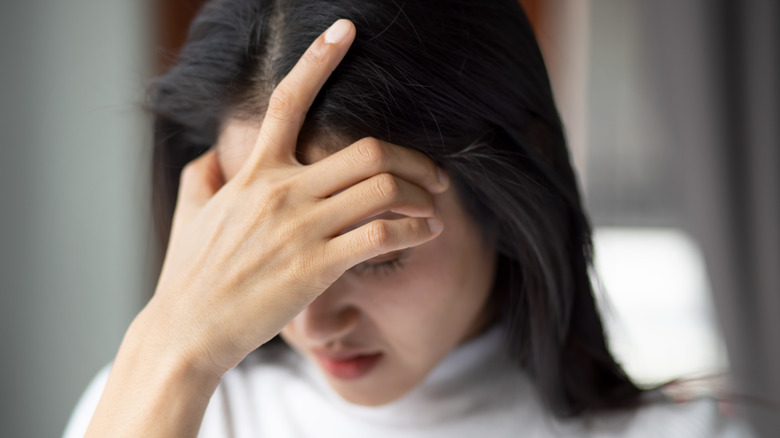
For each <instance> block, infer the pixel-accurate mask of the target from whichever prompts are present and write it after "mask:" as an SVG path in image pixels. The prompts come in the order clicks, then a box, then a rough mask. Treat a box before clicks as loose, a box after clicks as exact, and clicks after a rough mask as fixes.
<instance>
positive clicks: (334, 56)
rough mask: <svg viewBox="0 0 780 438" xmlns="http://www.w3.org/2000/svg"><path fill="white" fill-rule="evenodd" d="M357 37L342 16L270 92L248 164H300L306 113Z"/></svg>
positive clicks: (255, 165) (349, 23) (351, 25)
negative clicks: (297, 157) (298, 152)
mask: <svg viewBox="0 0 780 438" xmlns="http://www.w3.org/2000/svg"><path fill="white" fill-rule="evenodd" d="M354 39H355V26H354V25H353V24H352V22H350V21H349V20H346V19H341V20H338V21H336V22H335V23H333V25H331V26H330V27H329V28H328V30H327V31H325V32H324V33H323V34H322V35H320V36H319V37H318V38H317V39H316V40H314V42H313V43H312V44H311V46H309V48H308V49H307V50H306V52H305V53H304V54H303V56H301V58H300V59H299V60H298V62H297V63H296V64H295V66H294V67H293V69H292V70H290V73H288V74H287V76H285V77H284V79H282V81H281V82H280V83H279V85H277V87H276V89H274V91H273V93H272V94H271V97H270V99H269V100H268V109H267V110H266V113H265V117H264V119H263V124H262V126H261V128H260V134H259V135H258V138H257V142H256V143H255V146H254V149H253V150H252V153H251V154H250V156H249V159H248V162H247V164H248V165H250V166H252V167H257V165H258V164H260V163H261V162H263V161H265V160H266V159H268V158H269V157H270V158H271V159H273V160H275V161H276V162H283V163H287V164H293V163H297V161H296V160H295V147H296V143H297V140H298V133H299V132H300V130H301V126H303V121H304V119H305V118H306V112H307V111H308V110H309V107H310V106H311V104H312V102H313V101H314V98H315V97H316V96H317V93H318V92H319V91H320V89H321V88H322V86H323V84H325V81H326V80H327V79H328V77H329V76H330V74H331V73H332V72H333V70H335V69H336V66H337V65H338V64H339V62H341V60H342V59H343V58H344V55H345V54H346V53H347V50H348V49H349V46H350V45H351V44H352V41H354Z"/></svg>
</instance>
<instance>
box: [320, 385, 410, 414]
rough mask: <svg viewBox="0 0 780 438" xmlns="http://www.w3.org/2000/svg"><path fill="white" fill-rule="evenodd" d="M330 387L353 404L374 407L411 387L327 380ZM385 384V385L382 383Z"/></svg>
mask: <svg viewBox="0 0 780 438" xmlns="http://www.w3.org/2000/svg"><path fill="white" fill-rule="evenodd" d="M328 383H329V384H330V386H331V388H333V390H334V391H336V393H338V394H339V395H340V396H341V398H343V399H344V400H346V401H347V402H349V403H352V404H353V405H359V406H366V407H376V406H382V405H386V404H388V403H392V402H394V401H396V400H398V399H400V398H401V397H403V396H404V395H406V394H407V393H408V392H409V391H410V390H411V388H398V387H394V388H388V387H383V388H377V387H376V386H375V385H360V384H357V383H356V382H352V383H344V382H333V381H331V380H328ZM383 386H385V385H383Z"/></svg>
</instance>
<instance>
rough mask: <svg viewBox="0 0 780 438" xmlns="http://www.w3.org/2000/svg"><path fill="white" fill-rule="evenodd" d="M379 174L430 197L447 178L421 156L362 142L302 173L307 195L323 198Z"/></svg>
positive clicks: (444, 186) (380, 143)
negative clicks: (424, 190) (407, 183)
mask: <svg viewBox="0 0 780 438" xmlns="http://www.w3.org/2000/svg"><path fill="white" fill-rule="evenodd" d="M380 173H391V174H393V175H396V176H398V177H399V178H401V179H404V180H406V181H409V182H410V183H412V184H416V185H418V186H421V187H424V188H426V189H427V190H428V191H429V192H431V193H441V192H443V191H445V190H447V188H448V187H449V177H448V176H447V174H446V173H445V172H444V170H442V169H441V168H440V167H438V166H437V165H436V164H435V163H434V162H433V160H431V159H430V158H428V157H427V156H426V155H425V154H423V153H421V152H418V151H415V150H412V149H409V148H405V147H401V146H397V145H394V144H391V143H387V142H384V141H381V140H378V139H376V138H371V137H368V138H364V139H362V140H360V141H357V142H355V143H353V144H352V145H350V146H348V147H346V148H344V149H342V150H340V151H338V152H336V153H334V154H332V155H330V156H328V157H325V158H323V159H322V160H320V161H318V162H316V163H314V164H312V165H310V166H308V168H307V169H306V170H305V171H304V174H305V178H306V179H307V181H309V183H310V187H311V189H310V190H311V193H312V194H313V195H315V196H318V197H321V198H324V197H327V196H330V195H331V194H333V193H335V192H337V191H339V190H343V189H345V188H347V187H349V186H352V185H354V184H356V183H358V182H360V181H363V180H364V179H367V178H369V177H371V176H373V175H377V174H380Z"/></svg>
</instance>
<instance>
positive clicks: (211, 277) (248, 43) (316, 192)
mask: <svg viewBox="0 0 780 438" xmlns="http://www.w3.org/2000/svg"><path fill="white" fill-rule="evenodd" d="M344 18H347V20H345V19H344ZM334 22H335V23H334ZM331 23H334V24H333V25H332V26H331V27H330V28H329V29H328V30H327V31H325V32H323V31H324V30H325V29H326V28H327V27H328V26H329V25H330V24H331ZM312 41H314V42H313V43H312ZM154 111H155V114H156V121H155V140H156V149H155V164H154V166H155V168H154V172H155V173H154V178H155V184H154V185H155V203H156V204H155V207H156V209H157V211H158V213H159V217H160V219H161V220H160V224H161V228H162V230H161V231H162V232H161V236H162V238H163V241H164V242H167V252H166V257H165V261H164V264H163V269H162V273H161V275H160V279H159V282H158V285H157V288H156V290H155V294H154V297H153V298H152V299H151V301H150V302H149V303H148V305H147V306H146V307H145V308H144V309H143V311H142V312H141V313H140V314H139V315H138V317H137V318H136V319H135V320H134V321H133V323H132V324H131V326H130V328H129V329H128V331H127V334H126V336H125V339H124V341H123V343H122V346H121V347H120V350H119V352H118V354H117V356H116V359H115V361H114V363H113V366H112V368H111V371H110V375H108V372H107V371H106V372H104V373H102V375H101V376H99V377H98V378H97V379H96V380H95V382H94V383H93V385H92V386H91V388H90V389H89V390H88V392H87V394H86V395H85V397H84V399H83V400H82V402H81V403H80V405H79V407H78V408H77V411H76V413H75V414H74V418H73V420H72V423H71V426H70V428H69V432H68V433H73V434H74V435H80V434H82V433H84V430H85V429H87V423H89V427H88V430H87V436H109V435H110V436H117V435H129V436H194V435H196V434H198V431H200V433H201V435H202V436H225V435H228V436H229V435H236V436H274V437H276V436H311V435H316V436H323V435H324V436H329V435H331V434H339V435H348V436H353V435H354V436H357V435H360V436H443V435H445V434H446V435H447V436H473V435H474V434H476V433H485V431H486V429H487V430H488V432H487V433H488V434H489V435H490V436H516V435H528V436H549V435H553V436H555V435H557V434H565V435H578V434H583V435H589V434H594V433H596V434H599V433H614V434H616V435H621V436H622V435H624V434H641V433H644V432H646V430H645V429H644V428H643V426H642V424H644V423H646V422H648V421H651V422H654V423H657V424H656V428H663V427H668V425H669V424H670V421H671V424H672V425H673V426H676V427H683V428H686V427H698V428H699V430H701V431H702V432H701V433H704V434H710V435H708V436H711V435H712V433H714V432H715V431H716V428H717V427H718V424H717V422H716V421H715V417H714V414H713V412H712V409H711V406H703V405H696V406H693V407H687V408H685V409H683V411H693V414H695V415H690V414H691V412H687V413H686V412H682V413H679V412H680V410H679V409H678V410H675V409H670V408H669V407H667V406H663V405H660V404H657V405H653V406H650V407H643V408H642V409H641V410H635V409H633V408H636V407H637V406H639V405H640V404H642V403H646V402H647V401H648V400H649V397H648V396H647V394H646V393H645V392H643V391H642V390H640V389H638V388H637V387H636V386H635V385H634V384H633V383H632V382H631V381H630V380H629V379H628V378H627V376H626V375H625V374H624V373H623V371H622V369H621V368H620V366H619V365H618V364H617V363H616V362H615V361H614V359H613V358H612V356H611V354H610V353H609V351H608V349H607V347H606V342H605V339H604V332H603V328H602V324H601V321H600V318H599V315H598V312H597V310H596V306H595V303H594V299H593V294H592V288H591V284H590V280H589V276H588V269H589V267H590V258H591V251H590V229H589V225H588V222H587V220H586V217H585V214H584V212H583V208H582V205H581V203H580V198H579V194H578V188H577V185H576V180H575V177H574V175H573V172H572V169H571V166H570V163H569V159H568V152H567V150H566V146H565V141H564V137H563V132H562V127H561V124H560V120H559V118H558V115H557V112H556V109H555V107H554V104H553V100H552V96H551V92H550V87H549V84H548V79H547V75H546V71H545V68H544V64H543V61H542V58H541V55H540V53H539V51H538V49H537V46H536V42H535V39H534V36H533V34H532V32H531V30H530V27H529V25H528V22H527V20H526V18H525V16H524V15H523V13H522V10H521V9H520V7H519V6H518V4H517V3H516V1H515V0H494V1H490V2H485V1H481V0H479V1H477V0H468V1H466V0H453V1H447V2H432V1H419V2H411V1H409V2H403V3H401V4H398V3H396V2H388V1H372V2H368V1H363V0H361V1H356V0H353V1H347V0H341V1H336V0H333V1H288V0H280V1H264V0H216V1H212V2H211V3H209V4H207V5H206V7H204V9H203V10H202V11H201V13H200V15H199V17H198V18H197V19H196V21H195V22H194V24H193V27H192V29H191V31H190V35H189V40H188V42H187V44H186V46H185V48H184V50H183V52H182V54H181V58H180V61H179V64H178V65H177V66H175V67H174V68H173V69H172V70H171V72H170V73H168V74H167V75H166V76H164V77H162V78H160V79H159V81H158V82H157V84H156V88H155V105H154ZM182 168H183V171H182ZM174 205H175V207H176V208H175V212H174V211H173V206H174ZM171 222H172V225H171V226H170V229H171V231H170V238H168V233H167V231H168V230H167V228H168V225H169V224H171ZM277 334H281V338H282V339H283V342H284V343H283V344H282V343H279V342H277V341H275V340H274V339H275V336H276V335H277ZM272 340H274V342H271V341H272ZM271 344H273V345H271ZM260 346H263V348H260V349H259V350H257V348H258V347H260ZM256 350H257V351H256ZM98 399H99V402H98ZM606 411H616V412H618V413H613V414H610V415H606V414H604V412H606ZM675 411H678V413H675ZM93 412H94V414H93ZM547 412H550V413H553V414H555V417H549V418H547V417H546V416H545V414H546V413H547ZM565 417H571V418H573V420H569V421H563V420H559V419H561V418H565ZM90 418H91V421H90ZM555 418H558V419H555ZM702 419H705V420H704V421H703V420H702ZM691 422H692V423H691ZM672 430H673V429H672ZM656 432H658V433H656ZM651 435H652V436H668V435H664V432H663V431H662V429H656V430H655V432H651Z"/></svg>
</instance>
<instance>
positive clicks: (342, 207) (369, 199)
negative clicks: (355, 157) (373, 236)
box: [320, 173, 436, 235]
mask: <svg viewBox="0 0 780 438" xmlns="http://www.w3.org/2000/svg"><path fill="white" fill-rule="evenodd" d="M320 208H322V211H323V216H322V218H323V220H322V223H324V224H327V226H328V227H330V229H329V230H328V231H329V232H331V233H332V234H333V235H336V234H340V233H341V231H342V230H343V229H345V228H347V227H348V226H350V225H353V224H355V223H357V222H359V221H361V220H365V219H368V218H370V217H373V216H377V215H379V214H381V213H384V212H386V211H392V212H394V213H398V214H402V215H404V216H410V217H423V218H425V217H434V216H436V208H435V206H434V203H433V196H432V195H431V194H430V193H428V191H427V190H425V189H423V188H421V187H419V186H416V185H414V184H411V183H409V182H407V181H404V180H403V179H401V178H398V177H396V176H393V175H391V174H389V173H380V174H379V175H375V176H373V177H371V178H369V179H367V180H365V181H362V182H360V183H358V184H356V185H354V186H352V187H349V188H348V189H346V190H344V191H343V192H341V193H339V194H337V195H335V196H332V197H330V198H328V199H324V200H322V201H321V203H320Z"/></svg>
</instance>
